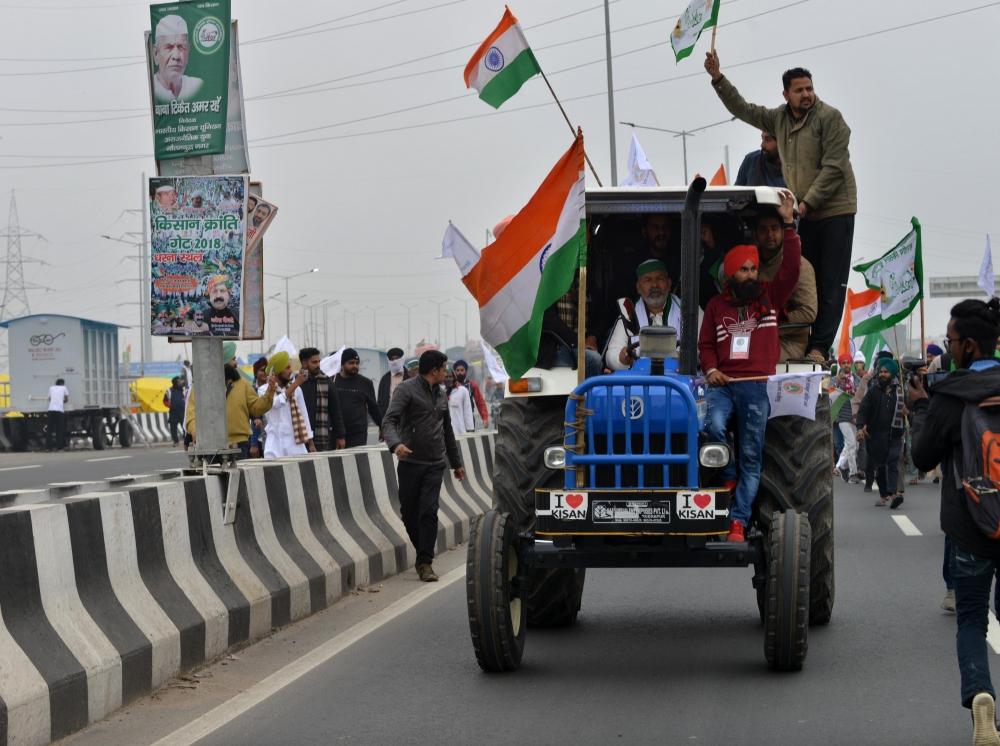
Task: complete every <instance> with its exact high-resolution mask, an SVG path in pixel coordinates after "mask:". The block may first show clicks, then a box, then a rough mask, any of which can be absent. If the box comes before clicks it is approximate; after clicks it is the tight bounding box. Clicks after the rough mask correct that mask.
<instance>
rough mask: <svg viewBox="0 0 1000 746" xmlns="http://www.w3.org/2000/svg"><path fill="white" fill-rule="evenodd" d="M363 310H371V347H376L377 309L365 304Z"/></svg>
mask: <svg viewBox="0 0 1000 746" xmlns="http://www.w3.org/2000/svg"><path fill="white" fill-rule="evenodd" d="M365 310H368V311H371V312H372V347H373V348H375V349H378V309H377V308H372V307H371V306H365Z"/></svg>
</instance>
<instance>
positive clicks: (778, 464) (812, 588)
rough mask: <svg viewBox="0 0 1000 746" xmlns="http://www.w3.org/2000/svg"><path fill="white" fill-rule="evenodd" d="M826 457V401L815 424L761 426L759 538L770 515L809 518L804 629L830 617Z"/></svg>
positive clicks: (829, 470) (800, 420)
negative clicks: (764, 429)
mask: <svg viewBox="0 0 1000 746" xmlns="http://www.w3.org/2000/svg"><path fill="white" fill-rule="evenodd" d="M846 406H850V404H847V405H846ZM832 454H833V437H832V425H831V423H830V398H829V397H828V396H826V395H823V396H822V397H820V400H819V402H818V404H817V405H816V419H815V420H807V419H805V418H804V417H776V418H774V419H773V420H770V421H769V422H768V423H767V434H766V436H765V439H764V468H763V469H762V471H761V476H760V489H759V491H758V493H757V501H756V504H755V508H754V512H755V514H756V518H757V522H758V524H759V525H760V526H761V528H762V529H763V530H764V532H765V533H767V532H768V531H769V529H770V522H771V515H772V514H773V513H774V512H775V511H778V512H782V513H784V512H788V511H798V512H800V513H805V514H806V515H807V516H808V517H809V525H810V527H811V529H812V556H811V558H810V579H809V623H810V624H827V623H828V622H829V621H830V617H831V615H832V614H833V599H834V575H833V464H832Z"/></svg>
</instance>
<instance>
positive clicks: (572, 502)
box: [566, 495, 583, 510]
mask: <svg viewBox="0 0 1000 746" xmlns="http://www.w3.org/2000/svg"><path fill="white" fill-rule="evenodd" d="M566 504H567V505H569V506H570V507H571V508H573V510H576V509H577V508H579V507H580V506H581V505H583V495H566Z"/></svg>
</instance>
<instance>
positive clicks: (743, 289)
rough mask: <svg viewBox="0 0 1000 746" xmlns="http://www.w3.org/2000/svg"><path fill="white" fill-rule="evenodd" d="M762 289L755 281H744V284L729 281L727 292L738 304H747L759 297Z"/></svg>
mask: <svg viewBox="0 0 1000 746" xmlns="http://www.w3.org/2000/svg"><path fill="white" fill-rule="evenodd" d="M762 289H763V288H761V284H760V282H758V281H757V280H746V281H745V282H733V281H732V280H730V281H729V291H730V292H731V293H732V294H733V298H735V299H736V300H737V302H739V303H749V302H750V301H752V300H756V299H757V298H759V297H760V293H761V290H762Z"/></svg>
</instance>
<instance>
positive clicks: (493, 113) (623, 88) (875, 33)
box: [0, 0, 1000, 170]
mask: <svg viewBox="0 0 1000 746" xmlns="http://www.w3.org/2000/svg"><path fill="white" fill-rule="evenodd" d="M998 5H1000V0H995V2H990V3H986V4H984V5H979V6H976V7H973V8H966V9H963V10H959V11H952V12H950V13H945V14H942V15H938V16H935V17H932V18H925V19H921V20H918V21H911V22H909V23H904V24H898V25H896V26H890V27H888V28H884V29H878V30H876V31H870V32H867V33H864V34H858V35H855V36H850V37H845V38H843V39H836V40H833V41H829V42H823V43H820V44H814V45H811V46H808V47H802V48H800V49H795V50H788V51H784V52H778V53H775V54H771V55H766V56H764V57H758V58H756V59H752V60H745V61H743V62H737V63H733V64H730V65H728V67H727V69H733V68H738V67H745V66H747V65H753V64H758V63H760V62H767V61H770V60H774V59H778V58H781V57H786V56H789V55H795V54H802V53H804V52H810V51H815V50H817V49H826V48H829V47H833V46H838V45H841V44H847V43H850V42H854V41H859V40H863V39H868V38H872V37H875V36H880V35H883V34H888V33H893V32H895V31H901V30H904V29H908V28H913V27H916V26H921V25H925V24H928V23H934V22H937V21H941V20H944V19H947V18H953V17H956V16H961V15H966V14H969V13H973V12H977V11H980V10H984V9H987V8H992V7H996V6H998ZM702 76H704V72H703V71H698V72H692V73H686V74H684V75H675V76H672V77H669V78H660V79H657V80H652V81H647V82H645V83H636V84H633V85H629V86H620V87H617V88H616V89H615V92H616V93H624V92H628V91H634V90H639V89H643V88H649V87H652V86H657V85H663V84H665V83H672V82H675V81H678V80H686V79H689V78H695V77H702ZM605 95H607V92H606V91H598V92H595V93H587V94H581V95H578V96H570V97H567V98H564V99H563V101H564V102H572V101H583V100H586V99H589V98H596V97H598V96H605ZM471 97H473V94H463V95H461V96H452V97H449V98H445V99H439V100H437V101H434V102H429V103H424V104H417V105H414V106H411V107H406V108H404V109H398V110H394V111H390V112H383V113H381V114H373V115H370V116H367V117H362V118H358V119H354V120H347V121H344V122H338V123H332V124H328V125H321V126H318V127H314V128H309V129H307V130H299V131H296V132H286V133H282V134H277V135H270V136H268V137H263V138H257V139H255V140H252V141H251V143H250V144H251V145H256V146H257V147H259V148H267V147H282V146H288V145H307V144H313V143H317V142H329V141H333V140H343V139H353V138H356V137H368V136H372V135H380V134H387V133H392V132H401V131H406V130H413V129H422V128H425V127H431V126H438V125H444V124H452V123H455V122H460V121H468V120H471V119H481V118H484V117H491V116H498V115H506V114H513V113H515V112H520V111H528V110H531V109H539V108H543V107H548V106H552V105H553V104H552V103H551V102H543V103H539V104H529V105H525V106H519V107H511V108H505V109H501V110H498V111H491V112H485V113H482V114H472V115H468V116H462V117H451V118H448V119H442V120H437V121H433V122H424V123H416V124H409V125H400V126H399V127H392V128H386V129H382V130H372V131H368V132H356V133H348V134H344V135H332V136H327V137H319V138H311V139H307V140H294V141H290V142H284V143H267V142H265V141H268V140H272V139H277V138H280V137H292V136H294V135H295V134H305V133H307V132H315V131H318V130H320V129H330V128H333V127H339V126H346V125H348V124H356V123H360V122H364V121H370V120H372V119H375V118H380V117H384V116H390V115H393V114H398V113H405V112H408V111H413V110H416V109H420V108H426V107H428V106H432V105H437V104H440V103H448V102H451V101H454V100H457V99H460V98H471ZM261 142H264V143H265V144H262V145H257V143H261ZM0 157H2V156H0ZM65 157H75V156H65ZM148 157H151V156H150V155H149V154H146V155H141V156H140V155H130V156H122V157H120V158H117V157H116V158H109V159H95V160H90V161H82V162H76V163H73V162H66V163H55V164H53V163H46V164H29V165H23V166H5V165H0V170H16V169H24V168H35V167H37V168H56V167H65V166H74V165H93V164H100V163H114V162H119V161H127V160H136V159H138V158H148Z"/></svg>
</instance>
